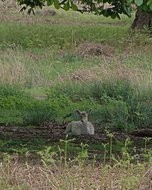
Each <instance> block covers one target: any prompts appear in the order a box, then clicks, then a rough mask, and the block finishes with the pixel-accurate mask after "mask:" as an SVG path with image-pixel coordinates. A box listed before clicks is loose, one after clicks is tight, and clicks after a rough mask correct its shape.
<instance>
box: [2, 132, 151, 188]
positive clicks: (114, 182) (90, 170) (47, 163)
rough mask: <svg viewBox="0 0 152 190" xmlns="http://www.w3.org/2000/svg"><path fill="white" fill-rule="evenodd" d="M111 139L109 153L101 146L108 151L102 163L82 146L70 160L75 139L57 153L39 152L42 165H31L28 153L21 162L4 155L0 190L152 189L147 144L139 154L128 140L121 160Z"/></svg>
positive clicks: (149, 156) (15, 157)
mask: <svg viewBox="0 0 152 190" xmlns="http://www.w3.org/2000/svg"><path fill="white" fill-rule="evenodd" d="M111 135H112V134H109V144H110V147H109V150H108V149H107V145H106V144H102V146H103V147H105V148H104V153H103V155H104V162H103V163H100V162H99V161H98V160H96V156H95V155H94V156H93V157H92V159H89V152H88V145H87V144H83V143H81V145H80V149H79V150H78V151H77V152H76V153H75V155H74V156H72V157H71V154H70V151H69V147H70V146H69V145H70V144H71V143H72V142H73V141H74V139H68V138H67V137H66V139H65V140H61V141H60V143H61V144H60V145H58V147H57V149H56V150H54V148H52V147H51V146H49V147H46V148H45V149H43V150H41V151H38V152H37V154H38V155H39V158H40V160H39V161H37V162H38V163H39V164H38V163H37V164H32V163H31V162H30V160H29V156H30V155H29V153H28V152H27V153H25V161H22V162H20V161H19V156H18V154H16V155H14V156H10V155H9V154H7V153H4V154H3V155H2V162H1V165H0V189H10V188H11V189H15V190H19V189H23V190H28V189H37V188H39V189H55V190H63V189H66V190H67V189H69V190H74V189H84V190H92V189H118V190H119V189H120V190H121V189H127V190H131V189H134V190H138V189H151V187H152V184H151V161H152V160H151V156H152V155H151V154H152V152H151V151H150V150H149V149H147V148H146V143H147V140H145V149H144V150H143V151H142V152H140V153H136V151H135V152H132V151H131V149H130V143H131V141H130V139H126V140H125V142H124V144H123V147H122V150H121V152H120V154H119V156H118V155H116V154H114V152H113V142H112V140H111V139H112V136H111ZM109 151H110V152H109ZM107 152H109V153H108V154H107Z"/></svg>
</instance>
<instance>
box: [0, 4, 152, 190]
mask: <svg viewBox="0 0 152 190" xmlns="http://www.w3.org/2000/svg"><path fill="white" fill-rule="evenodd" d="M52 11H55V14H54V15H53V16H52V15H51V14H52ZM0 12H1V13H0V21H1V22H0V159H1V165H0V190H1V189H2V190H4V189H13V190H19V189H25V190H26V189H27V190H29V189H30V190H32V189H45V190H49V189H57V190H60V189H61V190H62V189H63V190H64V189H66V190H67V189H69V190H74V189H78V190H80V189H84V190H85V189H86V190H89V189H90V190H93V189H95V190H97V189H101V190H102V189H113V190H114V189H122V190H125V189H127V190H133V189H141V190H142V189H143V190H146V189H147V190H148V189H150V188H152V182H151V178H152V173H151V162H152V159H151V158H152V151H151V145H152V139H151V138H147V137H146V138H137V139H136V137H135V139H134V138H132V139H131V138H130V137H127V134H130V133H131V132H132V131H134V130H136V129H138V130H142V129H151V127H152V117H151V116H152V62H151V60H152V54H151V51H152V38H151V36H150V34H149V33H148V31H146V30H145V31H144V32H142V33H141V32H139V31H136V32H135V31H132V30H131V29H130V26H131V23H132V21H133V18H134V17H132V18H131V19H130V18H127V17H125V16H122V18H121V20H117V19H115V20H113V19H111V18H104V17H102V16H95V15H91V14H80V13H75V12H72V11H68V12H65V11H62V10H58V11H57V10H54V9H49V8H44V9H43V10H36V12H35V15H27V14H26V12H24V13H19V7H17V6H16V5H15V4H14V3H13V1H10V2H7V3H4V4H2V2H1V7H0ZM76 109H80V110H86V111H87V110H89V109H91V113H90V115H89V119H90V121H91V122H92V123H93V124H94V126H95V132H96V134H97V133H100V134H103V136H102V137H103V140H102V138H100V139H98V140H95V141H93V138H91V140H89V139H88V141H87V143H86V141H85V140H83V137H82V138H80V139H79V140H77V139H76V140H74V141H73V140H72V138H73V137H70V138H71V139H67V137H65V135H63V136H62V137H63V139H62V140H61V141H60V142H58V143H54V142H53V141H49V138H48V139H45V138H44V139H43V138H41V137H38V138H36V139H31V140H29V139H28V140H27V139H15V140H14V138H13V133H11V135H10V136H8V137H7V135H6V134H4V132H3V130H2V129H3V127H5V128H7V129H8V131H9V127H10V128H11V127H12V126H13V127H17V128H21V129H25V128H27V129H28V128H30V129H32V128H34V127H37V126H40V127H44V126H45V125H46V126H48V125H50V124H51V125H53V126H54V125H55V126H56V125H58V126H62V125H63V126H65V125H66V124H67V123H68V122H70V121H71V120H75V119H76V120H77V119H79V118H78V116H77V115H76V114H75V110H76ZM70 113H71V116H70V117H67V115H68V114H70ZM15 129H16V128H15ZM59 133H62V130H61V132H59ZM117 133H118V135H115V134H117ZM122 134H123V135H124V134H125V138H124V136H123V135H122ZM52 135H54V136H55V135H59V134H58V133H55V134H52ZM119 135H120V137H121V138H120V139H119V138H117V137H119ZM59 137H60V135H59ZM104 137H106V140H104ZM86 138H87V137H86ZM134 140H135V141H136V143H135V142H134ZM74 171H75V172H74Z"/></svg>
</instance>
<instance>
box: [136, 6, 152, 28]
mask: <svg viewBox="0 0 152 190" xmlns="http://www.w3.org/2000/svg"><path fill="white" fill-rule="evenodd" d="M145 27H146V28H148V29H150V28H152V15H151V14H149V13H147V12H144V11H142V10H140V9H138V10H137V12H136V15H135V20H134V21H133V23H132V28H133V29H144V28H145Z"/></svg>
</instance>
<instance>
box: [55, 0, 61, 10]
mask: <svg viewBox="0 0 152 190" xmlns="http://www.w3.org/2000/svg"><path fill="white" fill-rule="evenodd" d="M54 7H55V8H56V9H59V8H60V4H59V1H58V0H54Z"/></svg>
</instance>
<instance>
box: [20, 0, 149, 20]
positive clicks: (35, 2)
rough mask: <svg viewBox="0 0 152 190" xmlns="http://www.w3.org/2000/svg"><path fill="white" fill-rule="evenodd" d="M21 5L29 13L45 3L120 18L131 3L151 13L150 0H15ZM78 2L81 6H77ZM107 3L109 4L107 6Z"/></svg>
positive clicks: (129, 11) (128, 9) (129, 9)
mask: <svg viewBox="0 0 152 190" xmlns="http://www.w3.org/2000/svg"><path fill="white" fill-rule="evenodd" d="M16 1H17V2H18V3H19V5H22V6H23V7H22V10H24V9H26V8H28V10H29V13H30V12H31V11H33V10H34V9H35V8H36V7H40V8H42V7H43V6H45V5H48V6H52V5H54V7H55V8H56V9H60V8H62V9H64V10H66V11H67V10H69V9H72V10H74V11H80V12H92V13H94V14H97V15H104V16H111V17H112V18H116V17H118V18H120V14H125V15H127V16H129V17H130V16H131V10H132V4H135V5H136V6H137V7H138V9H141V10H142V11H145V12H148V13H152V0H16ZM78 3H81V4H82V5H83V6H81V7H82V8H79V6H77V5H78ZM107 4H109V6H107Z"/></svg>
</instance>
